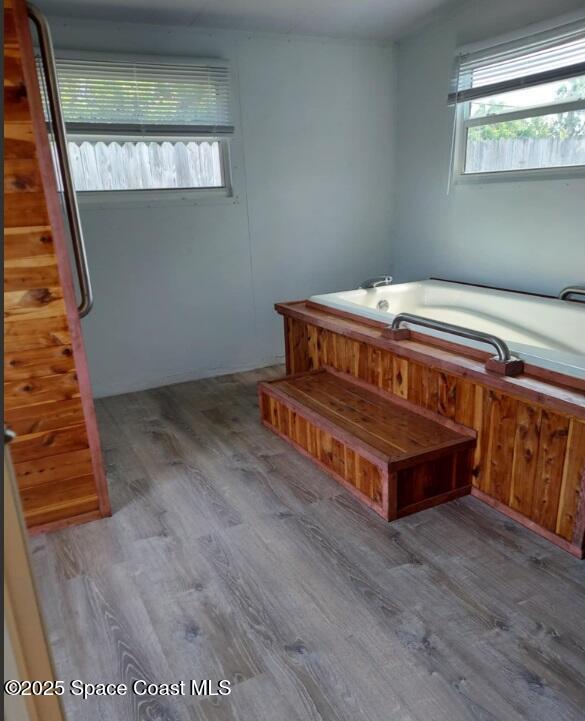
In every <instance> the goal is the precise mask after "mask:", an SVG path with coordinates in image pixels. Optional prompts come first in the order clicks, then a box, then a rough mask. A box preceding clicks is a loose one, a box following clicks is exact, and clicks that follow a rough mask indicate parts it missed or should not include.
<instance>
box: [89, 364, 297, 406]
mask: <svg viewBox="0 0 585 721" xmlns="http://www.w3.org/2000/svg"><path fill="white" fill-rule="evenodd" d="M280 363H284V356H283V355H277V356H272V357H270V358H264V359H260V360H257V361H255V362H254V363H250V364H248V365H243V366H242V365H239V366H222V367H218V368H209V369H205V370H201V369H199V370H197V369H193V368H191V369H189V370H187V371H184V372H183V373H173V374H172V375H157V376H149V377H144V378H133V379H132V380H131V381H128V380H123V381H116V380H112V381H106V382H98V383H94V384H92V385H93V395H94V398H106V397H108V396H119V395H122V394H124V393H136V392H137V391H145V390H148V389H149V388H160V387H162V386H171V385H174V384H175V383H187V382H189V381H196V380H202V379H204V378H215V377H216V376H225V375H230V374H231V373H243V372H245V371H251V370H256V369H257V368H266V367H268V366H272V365H278V364H280Z"/></svg>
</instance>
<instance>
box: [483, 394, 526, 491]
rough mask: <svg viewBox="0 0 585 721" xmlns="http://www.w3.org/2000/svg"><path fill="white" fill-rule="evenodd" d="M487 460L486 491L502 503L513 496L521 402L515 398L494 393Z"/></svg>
mask: <svg viewBox="0 0 585 721" xmlns="http://www.w3.org/2000/svg"><path fill="white" fill-rule="evenodd" d="M491 395H492V408H491V416H490V426H489V441H488V451H487V455H488V463H487V466H488V468H487V478H486V482H485V486H484V488H485V492H486V493H488V494H489V495H490V496H492V498H495V499H496V500H498V501H500V502H501V503H508V502H509V500H510V485H511V482H512V478H511V474H510V469H511V468H512V464H513V460H514V437H515V433H516V416H517V412H518V403H517V401H516V400H515V399H514V398H510V397H509V396H504V395H502V394H500V393H492V394H491Z"/></svg>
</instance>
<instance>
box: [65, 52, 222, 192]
mask: <svg viewBox="0 0 585 721" xmlns="http://www.w3.org/2000/svg"><path fill="white" fill-rule="evenodd" d="M57 73H58V78H59V91H60V96H61V106H62V110H63V115H64V119H65V123H66V126H67V136H68V150H69V158H70V163H71V170H72V174H73V180H74V183H75V187H76V190H78V191H81V192H83V191H136V190H141V191H148V190H168V189H218V188H222V189H225V190H228V189H229V163H228V138H229V136H230V134H231V133H232V132H233V126H232V120H231V114H230V77H229V67H228V66H226V65H225V64H220V63H215V62H213V61H205V62H200V63H196V64H189V65H187V64H186V65H175V64H162V63H160V64H154V63H133V62H117V61H116V62H112V61H101V60H100V61H94V60H68V59H60V60H58V61H57Z"/></svg>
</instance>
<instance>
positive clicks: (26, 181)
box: [4, 158, 43, 194]
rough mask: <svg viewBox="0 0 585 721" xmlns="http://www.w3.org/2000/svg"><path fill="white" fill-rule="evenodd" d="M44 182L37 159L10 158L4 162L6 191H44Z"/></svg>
mask: <svg viewBox="0 0 585 721" xmlns="http://www.w3.org/2000/svg"><path fill="white" fill-rule="evenodd" d="M42 191H43V184H42V180H41V173H40V171H39V166H38V163H37V161H36V160H35V159H30V158H19V159H10V158H9V159H8V160H6V163H5V164H4V192H5V193H7V194H8V193H27V192H28V193H42Z"/></svg>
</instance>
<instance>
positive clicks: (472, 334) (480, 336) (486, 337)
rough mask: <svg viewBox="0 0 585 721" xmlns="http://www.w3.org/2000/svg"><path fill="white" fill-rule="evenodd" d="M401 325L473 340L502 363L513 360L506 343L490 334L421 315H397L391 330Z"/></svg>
mask: <svg viewBox="0 0 585 721" xmlns="http://www.w3.org/2000/svg"><path fill="white" fill-rule="evenodd" d="M401 323H412V325H421V326H423V327H425V328H432V329H433V330H438V331H442V332H443V333H451V334H452V335H457V336H460V337H461V338H468V339H469V340H475V341H477V342H479V343H487V344H489V345H491V346H493V347H494V348H495V349H496V354H497V358H498V360H500V361H502V362H507V361H510V360H512V358H513V356H512V354H511V353H510V349H509V348H508V346H507V345H506V343H505V342H504V341H503V340H502V339H501V338H498V337H497V336H495V335H491V334H490V333H482V332H481V331H479V330H472V329H471V328H464V327H463V326H460V325H452V324H451V323H444V322H443V321H440V320H433V319H432V318H425V317H423V316H421V315H412V314H411V313H398V315H397V316H396V317H395V318H394V320H393V321H392V326H391V328H392V330H398V328H399V327H400V324H401Z"/></svg>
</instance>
